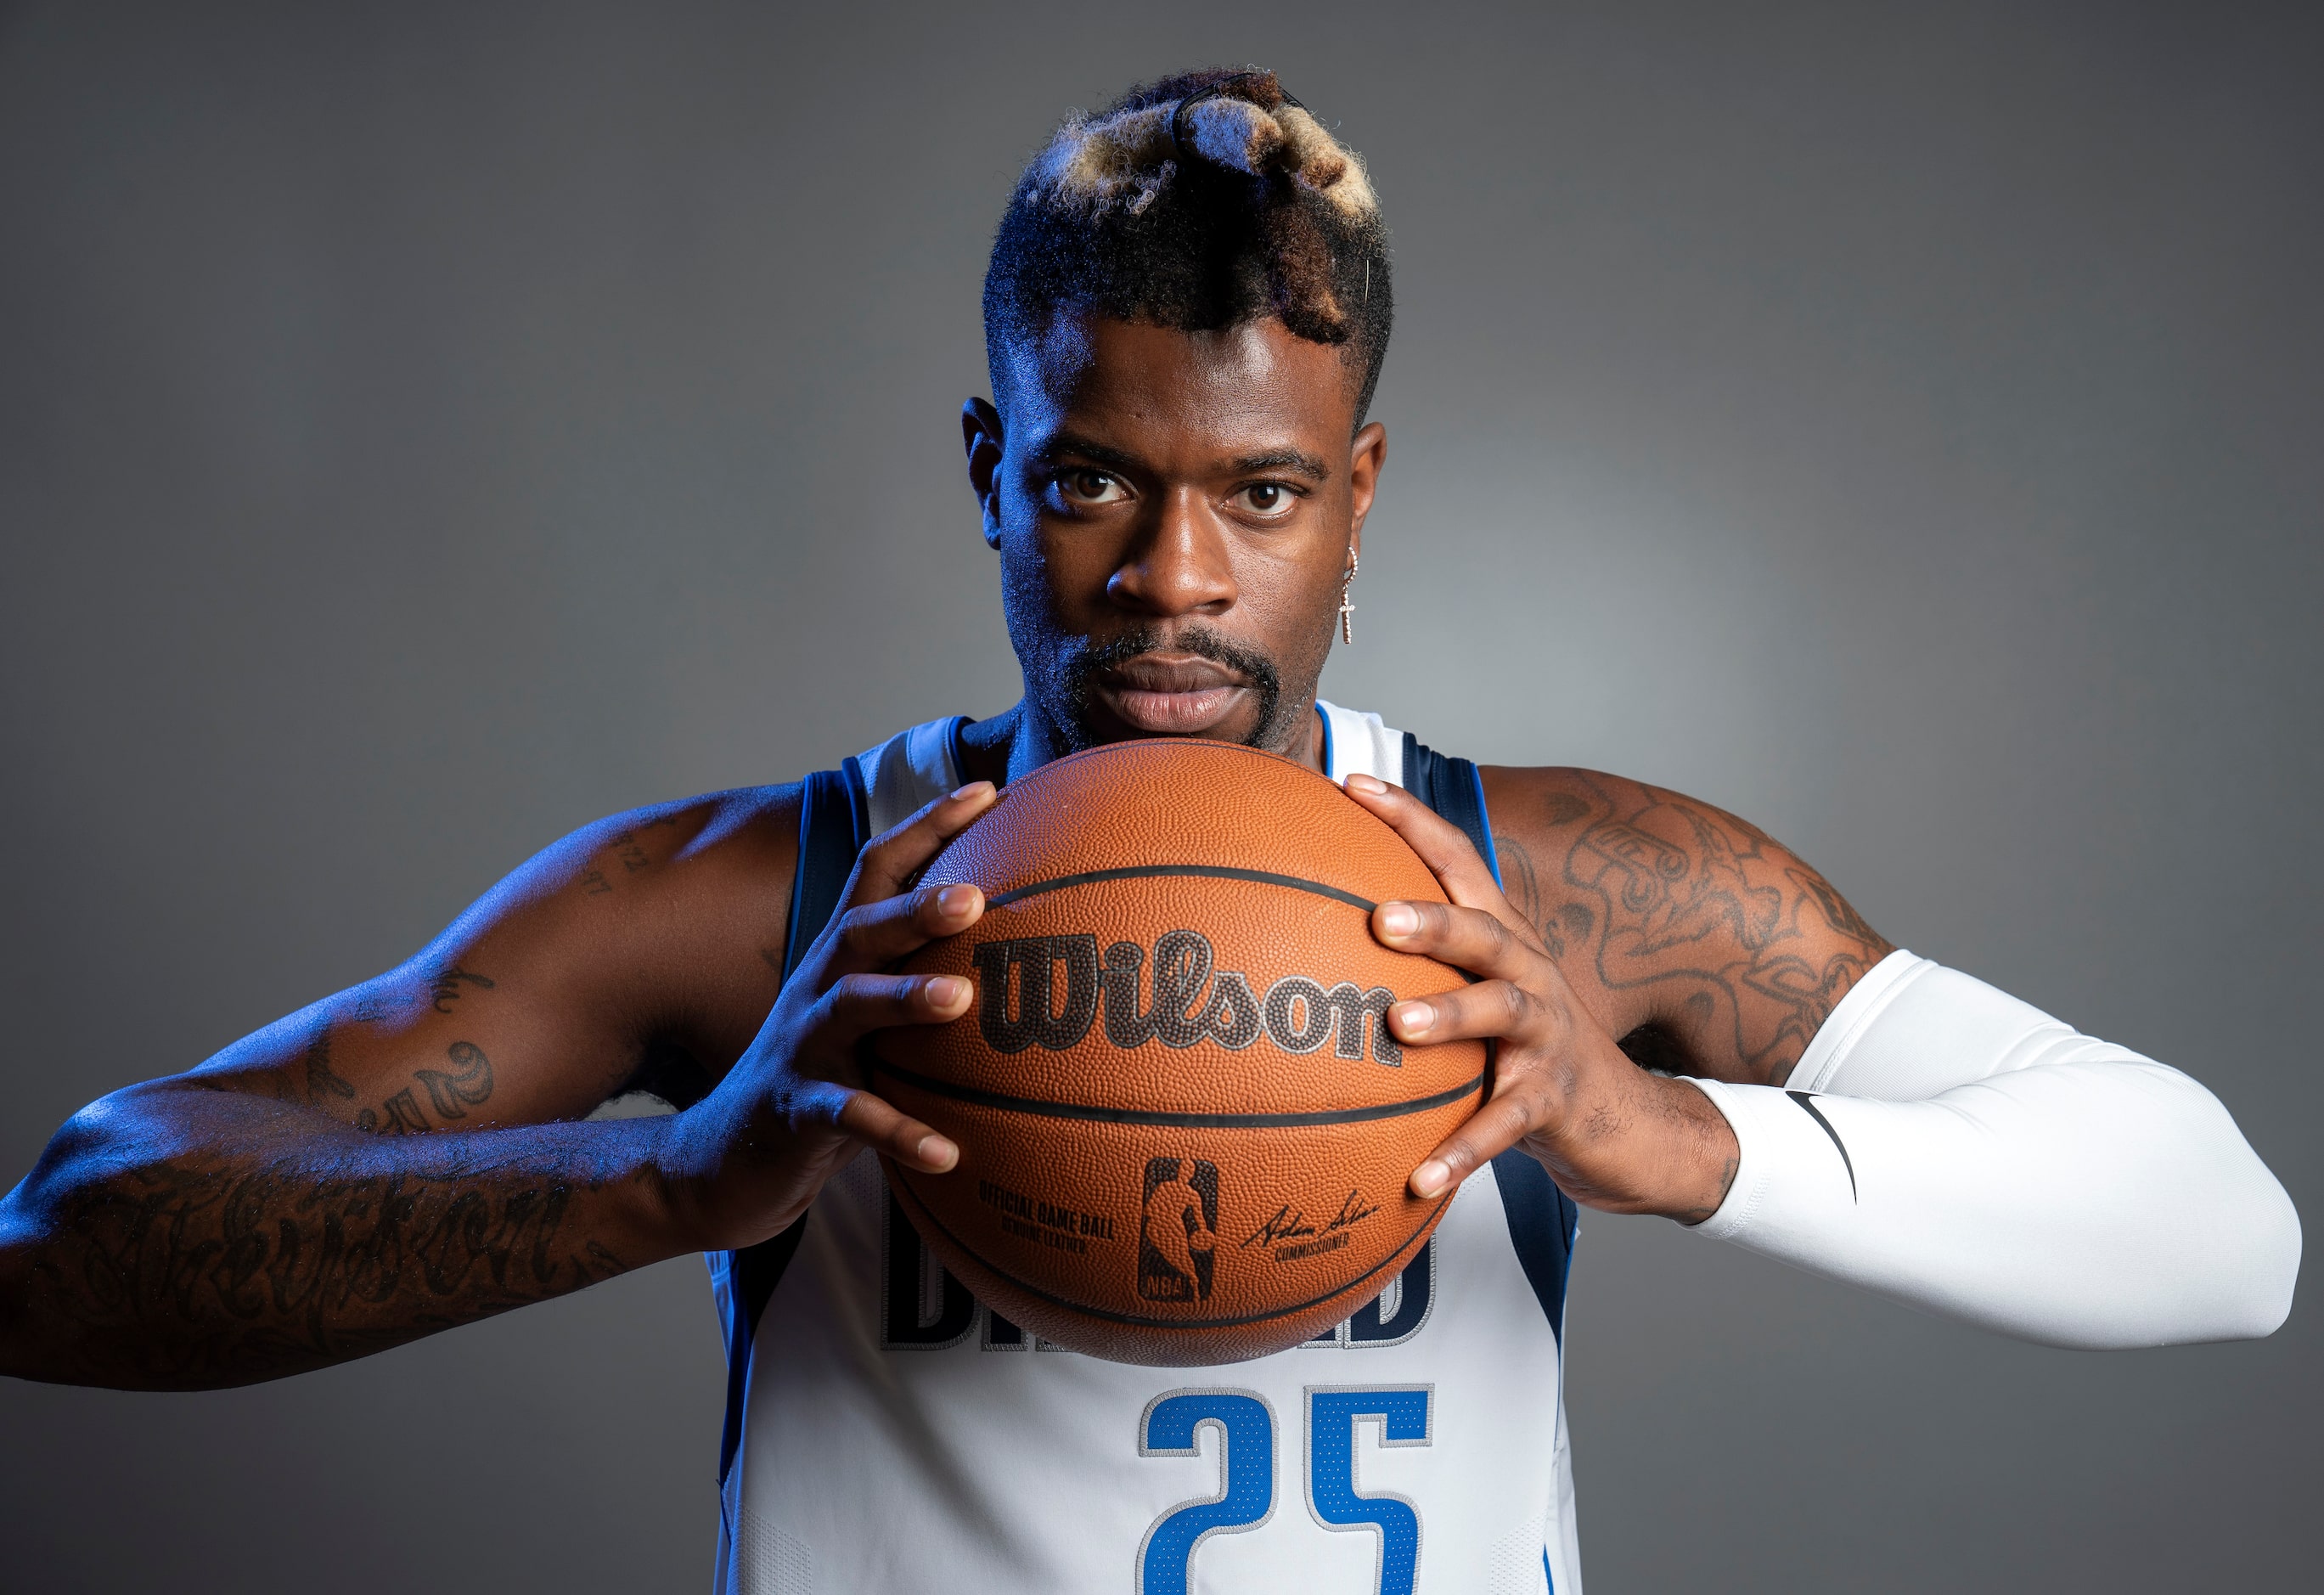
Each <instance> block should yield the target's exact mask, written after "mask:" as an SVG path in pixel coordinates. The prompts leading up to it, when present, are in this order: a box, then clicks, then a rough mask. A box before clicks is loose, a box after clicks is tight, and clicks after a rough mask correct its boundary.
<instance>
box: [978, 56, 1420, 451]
mask: <svg viewBox="0 0 2324 1595" xmlns="http://www.w3.org/2000/svg"><path fill="white" fill-rule="evenodd" d="M1392 308H1393V300H1392V297H1391V295H1390V293H1389V290H1388V231H1387V229H1386V228H1385V227H1383V226H1381V225H1380V217H1379V201H1378V200H1377V199H1375V198H1373V195H1372V188H1371V183H1370V180H1369V179H1368V178H1367V177H1366V175H1365V172H1364V167H1363V162H1362V161H1360V160H1359V159H1358V158H1357V156H1356V154H1355V152H1353V151H1352V150H1349V149H1346V148H1344V147H1342V145H1341V144H1340V143H1339V142H1338V141H1337V140H1335V139H1333V137H1332V135H1331V134H1329V133H1327V132H1325V131H1324V129H1323V125H1322V124H1320V123H1318V122H1317V121H1316V120H1315V118H1314V116H1312V115H1309V114H1308V113H1307V110H1306V108H1305V106H1302V105H1300V103H1299V102H1298V101H1297V100H1295V99H1293V98H1292V97H1290V96H1288V95H1286V94H1285V93H1284V92H1283V86H1282V85H1281V84H1279V83H1277V81H1276V78H1275V74H1274V73H1272V72H1259V71H1242V72H1231V71H1225V70H1212V71H1203V72H1182V73H1180V74H1178V75H1177V76H1176V77H1171V78H1161V79H1159V80H1157V81H1156V82H1153V83H1147V84H1141V85H1139V87H1138V88H1133V89H1131V90H1130V92H1129V93H1127V94H1125V95H1123V96H1122V97H1120V99H1118V100H1116V101H1114V103H1113V104H1112V105H1111V106H1107V107H1106V108H1105V109H1104V110H1103V111H1101V112H1099V113H1098V114H1097V115H1087V114H1085V113H1079V112H1076V113H1075V114H1074V115H1071V116H1068V117H1067V118H1066V119H1065V122H1064V123H1063V124H1060V125H1059V127H1058V129H1057V131H1056V134H1055V136H1053V137H1052V138H1051V139H1050V141H1049V143H1047V146H1046V147H1044V148H1043V150H1042V151H1041V152H1040V153H1039V154H1037V155H1036V156H1035V157H1034V158H1033V160H1032V161H1031V163H1030V164H1028V166H1027V167H1026V168H1025V172H1024V175H1023V176H1022V177H1020V178H1019V179H1018V180H1017V188H1016V191H1015V192H1014V193H1012V194H1011V195H1010V197H1009V208H1008V210H1007V212H1006V213H1004V214H1003V215H1002V217H1001V226H1000V230H999V232H998V233H997V234H996V235H995V236H994V238H993V241H992V261H991V265H990V266H989V267H988V268H987V269H986V271H985V273H984V347H985V357H986V359H987V361H988V362H989V364H990V365H991V374H992V387H993V397H994V398H995V399H996V400H999V401H1001V402H1002V403H1003V404H1004V405H1005V403H1006V402H1007V400H1006V396H1005V395H1004V393H1003V392H1002V389H1003V387H1004V385H1005V383H1006V382H1007V380H1008V367H1009V357H1008V356H1009V350H1010V347H1011V346H1013V345H1016V344H1019V343H1022V342H1024V341H1025V340H1027V339H1028V338H1032V337H1039V336H1040V335H1041V334H1042V333H1043V332H1045V331H1046V330H1047V327H1048V325H1049V322H1050V319H1051V318H1052V317H1053V316H1055V315H1056V313H1057V312H1058V311H1060V310H1066V311H1094V312H1096V313H1097V314H1100V315H1103V316H1110V317H1114V318H1120V319H1121V320H1125V321H1146V322H1150V323H1153V324H1155V325H1157V326H1161V327H1176V328H1177V329H1179V330H1181V331H1186V332H1196V331H1206V330H1212V329H1215V328H1220V327H1234V326H1238V325H1240V324H1241V323H1242V322H1245V321H1250V320H1254V319H1258V318H1262V317H1268V316H1272V317H1276V318H1279V319H1280V320H1281V321H1282V323H1283V325H1284V326H1285V327H1286V328H1287V329H1289V330H1290V331H1291V332H1292V333H1293V334H1294V335H1295V336H1296V337H1303V338H1305V339H1307V340H1308V341H1310V342H1312V343H1319V344H1332V345H1336V346H1339V348H1340V350H1341V356H1342V361H1343V362H1344V363H1346V364H1348V365H1349V366H1350V367H1351V369H1353V370H1355V371H1359V372H1360V373H1361V385H1360V388H1359V389H1358V392H1357V395H1356V422H1357V424H1358V425H1359V426H1360V425H1361V424H1362V423H1363V419H1364V414H1365V411H1366V410H1369V408H1370V407H1371V401H1372V389H1373V386H1374V385H1375V384H1376V383H1378V382H1379V368H1380V360H1381V357H1382V356H1383V355H1386V354H1387V352H1388V324H1389V321H1390V319H1391V311H1392Z"/></svg>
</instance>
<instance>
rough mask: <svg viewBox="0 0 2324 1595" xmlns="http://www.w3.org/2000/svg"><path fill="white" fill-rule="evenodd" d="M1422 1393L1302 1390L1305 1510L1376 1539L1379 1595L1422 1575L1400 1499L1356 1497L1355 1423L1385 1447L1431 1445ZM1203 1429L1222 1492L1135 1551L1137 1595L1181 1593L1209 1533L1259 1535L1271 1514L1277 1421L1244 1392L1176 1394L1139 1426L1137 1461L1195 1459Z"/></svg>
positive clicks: (1160, 1400) (1176, 1512)
mask: <svg viewBox="0 0 2324 1595" xmlns="http://www.w3.org/2000/svg"><path fill="white" fill-rule="evenodd" d="M1428 1396H1429V1391H1428V1387H1427V1386H1425V1385H1409V1386H1389V1387H1386V1388H1377V1387H1375V1388H1349V1387H1333V1386H1321V1387H1313V1386H1311V1387H1310V1388H1308V1390H1307V1392H1306V1399H1307V1413H1306V1428H1307V1505H1308V1507H1309V1509H1310V1510H1311V1511H1313V1512H1314V1515H1315V1520H1316V1521H1317V1522H1318V1523H1320V1524H1322V1525H1323V1526H1324V1527H1326V1528H1329V1529H1334V1530H1339V1531H1342V1532H1345V1531H1364V1530H1369V1531H1370V1532H1372V1533H1375V1534H1377V1535H1379V1567H1378V1573H1377V1576H1376V1577H1375V1579H1374V1580H1373V1585H1372V1587H1373V1590H1375V1592H1376V1595H1412V1589H1413V1584H1414V1581H1415V1580H1416V1577H1417V1575H1418V1573H1419V1569H1420V1515H1419V1514H1418V1513H1417V1512H1416V1511H1415V1510H1413V1507H1412V1503H1411V1502H1410V1501H1407V1500H1406V1499H1405V1498H1403V1497H1402V1496H1397V1495H1388V1494H1379V1495H1364V1494H1360V1493H1359V1492H1358V1490H1357V1489H1356V1424H1357V1422H1358V1421H1359V1420H1360V1419H1364V1418H1373V1419H1377V1420H1378V1421H1379V1425H1380V1443H1381V1444H1383V1445H1426V1444H1427V1443H1429V1425H1428ZM1205 1425H1208V1426H1209V1427H1210V1428H1212V1429H1213V1430H1214V1431H1216V1433H1217V1434H1218V1442H1219V1493H1218V1494H1216V1495H1214V1496H1204V1497H1203V1498H1200V1499H1197V1500H1192V1501H1187V1502H1185V1504H1184V1505H1181V1506H1177V1507H1172V1508H1171V1509H1170V1510H1169V1511H1167V1512H1166V1513H1164V1514H1163V1515H1162V1516H1161V1517H1158V1518H1157V1519H1155V1521H1154V1526H1153V1527H1151V1528H1149V1529H1148V1530H1147V1531H1146V1543H1145V1544H1142V1545H1140V1546H1139V1548H1138V1590H1139V1595H1185V1591H1186V1570H1187V1564H1188V1563H1190V1562H1191V1561H1192V1560H1193V1558H1194V1547H1195V1546H1197V1545H1199V1544H1202V1543H1203V1540H1205V1539H1207V1538H1209V1537H1210V1536H1211V1535H1214V1534H1234V1533H1239V1532H1240V1531H1242V1530H1244V1529H1251V1528H1257V1527H1258V1526H1259V1525H1260V1524H1262V1523H1265V1522H1266V1521H1267V1520H1268V1517H1271V1516H1273V1515H1274V1511H1275V1413H1274V1410H1273V1409H1272V1408H1271V1407H1269V1406H1268V1405H1267V1401H1266V1399H1265V1398H1264V1397H1260V1396H1259V1395H1257V1394H1255V1393H1253V1392H1251V1391H1249V1390H1173V1391H1171V1392H1169V1393H1168V1394H1167V1395H1163V1396H1157V1397H1155V1398H1154V1400H1153V1401H1152V1402H1151V1403H1149V1404H1148V1406H1147V1408H1146V1414H1145V1416H1144V1417H1143V1418H1142V1419H1140V1420H1139V1430H1138V1451H1139V1455H1140V1456H1149V1457H1191V1456H1198V1455H1200V1454H1201V1451H1202V1447H1201V1445H1200V1443H1199V1442H1198V1436H1199V1434H1201V1431H1202V1430H1203V1427H1204V1426H1205Z"/></svg>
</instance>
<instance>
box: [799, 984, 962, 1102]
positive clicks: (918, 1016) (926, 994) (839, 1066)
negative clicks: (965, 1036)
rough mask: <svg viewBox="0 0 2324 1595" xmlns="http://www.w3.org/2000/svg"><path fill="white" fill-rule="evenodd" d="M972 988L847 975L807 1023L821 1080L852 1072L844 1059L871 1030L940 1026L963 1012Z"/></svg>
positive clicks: (847, 1061) (851, 1065)
mask: <svg viewBox="0 0 2324 1595" xmlns="http://www.w3.org/2000/svg"><path fill="white" fill-rule="evenodd" d="M975 996H976V988H975V986H974V985H973V983H971V982H969V981H967V980H965V979H964V978H963V977H961V976H959V975H956V974H849V975H842V976H841V977H840V978H839V979H838V980H837V981H835V982H833V983H832V987H831V990H830V991H825V993H824V994H823V997H822V999H821V1000H819V1001H817V1002H816V1005H815V1012H814V1014H813V1015H812V1016H811V1017H810V1018H809V1019H808V1021H807V1023H808V1028H809V1029H810V1031H811V1032H812V1034H813V1036H814V1037H815V1041H814V1050H815V1052H816V1055H817V1059H818V1062H820V1063H821V1064H822V1065H825V1067H827V1068H828V1069H829V1071H830V1075H829V1076H827V1077H843V1076H847V1075H852V1074H853V1073H854V1067H853V1064H852V1063H851V1062H850V1061H849V1054H850V1052H851V1051H852V1049H853V1047H854V1046H855V1044H856V1043H857V1042H859V1041H861V1040H862V1039H863V1037H866V1036H869V1035H870V1034H871V1032H872V1031H874V1030H885V1029H888V1028H890V1027H891V1026H896V1025H941V1024H946V1023H949V1022H950V1021H951V1020H954V1019H958V1018H960V1016H961V1015H963V1014H964V1013H966V1012H967V1011H968V1007H969V1004H970V1002H971V1001H973V1000H974V998H975Z"/></svg>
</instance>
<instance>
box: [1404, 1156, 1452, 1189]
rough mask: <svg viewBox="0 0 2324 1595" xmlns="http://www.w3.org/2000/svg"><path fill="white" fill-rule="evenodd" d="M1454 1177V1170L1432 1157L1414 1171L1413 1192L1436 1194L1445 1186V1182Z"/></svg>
mask: <svg viewBox="0 0 2324 1595" xmlns="http://www.w3.org/2000/svg"><path fill="white" fill-rule="evenodd" d="M1451 1178H1452V1170H1451V1169H1449V1168H1447V1167H1445V1166H1443V1164H1442V1163H1439V1162H1438V1161H1436V1159H1435V1158H1434V1157H1432V1158H1430V1159H1429V1160H1428V1161H1427V1162H1425V1163H1424V1164H1422V1165H1421V1166H1419V1167H1418V1168H1416V1169H1414V1170H1413V1171H1412V1194H1414V1195H1416V1196H1434V1195H1435V1194H1436V1193H1437V1192H1439V1191H1442V1190H1443V1188H1444V1182H1445V1181H1446V1180H1449V1179H1451Z"/></svg>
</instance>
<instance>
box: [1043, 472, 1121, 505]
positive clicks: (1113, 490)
mask: <svg viewBox="0 0 2324 1595" xmlns="http://www.w3.org/2000/svg"><path fill="white" fill-rule="evenodd" d="M1056 484H1057V493H1058V495H1059V496H1060V497H1062V498H1063V499H1064V500H1065V502H1067V503H1069V504H1118V503H1120V502H1124V501H1125V500H1127V499H1128V498H1129V497H1130V489H1129V488H1128V487H1127V486H1126V485H1125V484H1123V482H1122V480H1121V478H1120V477H1119V476H1116V475H1113V474H1112V473H1111V472H1110V471H1101V470H1098V469H1096V468H1095V467H1093V466H1067V467H1066V468H1065V469H1064V470H1062V471H1060V472H1058V473H1057V475H1056Z"/></svg>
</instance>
